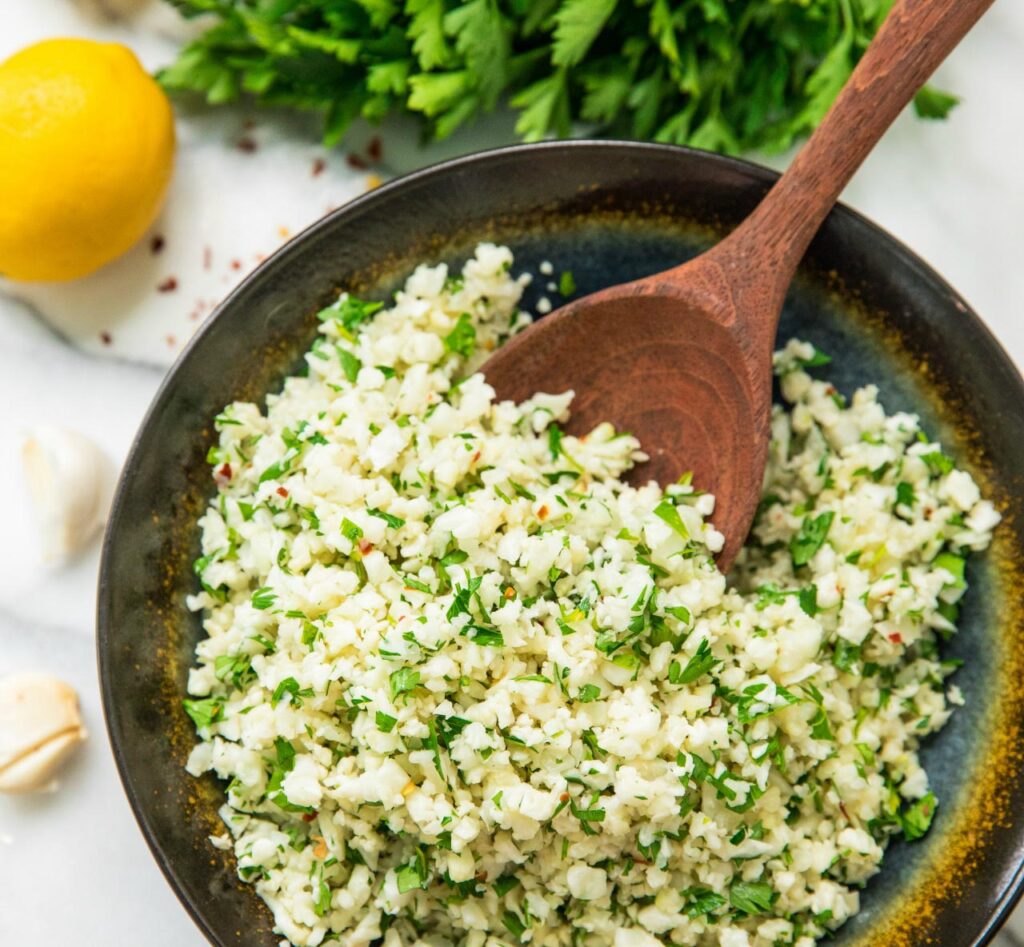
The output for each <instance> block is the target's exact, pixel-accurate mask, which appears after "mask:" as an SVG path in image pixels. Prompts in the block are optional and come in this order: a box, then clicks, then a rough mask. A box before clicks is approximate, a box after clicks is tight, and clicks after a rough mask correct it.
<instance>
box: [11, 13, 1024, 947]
mask: <svg viewBox="0 0 1024 947" xmlns="http://www.w3.org/2000/svg"><path fill="white" fill-rule="evenodd" d="M80 2H81V0H80ZM3 6H4V17H5V26H4V30H3V32H0V58H3V57H5V56H6V55H8V54H9V53H10V52H12V51H13V50H15V49H17V48H20V47H21V46H23V45H25V44H27V43H29V42H32V41H35V40H37V39H41V38H43V37H46V36H56V35H92V36H97V37H104V38H112V39H118V40H120V41H123V42H127V43H128V44H129V45H131V46H132V47H133V48H134V49H136V51H137V52H138V53H139V55H140V58H141V59H142V60H143V62H144V63H145V64H146V65H147V66H149V67H153V66H156V65H159V64H160V63H161V62H165V61H167V59H168V58H169V57H170V55H171V53H172V51H173V48H174V45H175V43H176V42H177V41H178V39H179V38H180V36H181V35H182V32H181V27H180V25H178V24H176V23H175V21H174V18H173V17H172V16H169V15H168V12H169V11H167V10H165V9H163V8H161V7H159V6H150V8H148V9H146V10H144V11H143V13H142V14H141V15H140V17H139V18H137V19H132V20H131V21H127V22H121V23H109V22H101V21H99V20H96V19H90V18H88V17H87V16H85V15H84V14H83V13H82V9H81V7H80V6H79V5H77V4H76V3H73V2H72V0H6V2H5V3H4V4H3ZM1022 45H1024V5H1021V4H1016V3H1012V2H1011V0H1002V2H1001V3H997V4H996V5H995V7H994V8H993V10H992V12H991V13H990V14H989V15H988V17H987V18H986V19H985V20H984V21H983V22H982V24H981V25H980V26H979V27H978V28H977V29H976V31H975V32H974V33H973V34H972V35H971V36H970V37H968V39H967V40H966V41H965V42H964V44H963V46H962V47H961V48H960V49H959V50H958V51H957V52H956V53H955V54H954V56H953V57H952V58H951V60H950V61H949V62H948V63H947V64H946V65H945V66H944V67H943V69H942V70H941V73H940V75H939V77H938V80H937V81H938V82H939V83H940V84H942V85H943V86H944V87H947V88H950V89H953V90H955V91H956V92H957V93H959V94H961V95H962V96H963V98H964V103H963V105H962V106H961V107H960V108H958V109H957V110H956V111H955V112H954V113H953V115H952V117H951V119H950V120H949V121H948V122H946V123H934V124H931V123H928V124H926V123H922V122H918V121H916V120H914V119H913V118H912V117H910V116H904V117H902V118H901V119H900V121H898V122H897V124H896V125H895V127H894V128H893V129H892V131H891V132H890V133H889V135H888V136H887V137H886V139H885V140H884V141H883V142H882V144H881V145H880V146H879V148H878V150H877V151H876V152H875V154H874V155H873V156H872V157H871V158H870V159H869V161H868V162H867V164H866V165H865V167H864V169H863V170H862V171H861V173H860V174H859V175H858V176H857V178H856V179H855V181H854V182H853V183H852V184H851V186H850V187H849V189H848V191H847V193H846V195H845V200H846V201H847V202H848V203H850V204H851V205H852V206H854V207H856V208H857V209H859V210H861V211H862V212H864V213H865V214H866V215H868V216H869V217H871V218H873V219H874V220H876V221H877V222H878V223H880V224H881V225H882V226H883V227H885V228H886V229H888V230H889V231H891V232H892V233H893V234H895V235H896V236H897V237H899V238H900V239H902V240H904V241H905V242H906V243H908V244H909V245H910V246H911V247H913V248H914V249H915V250H917V251H918V252H919V253H920V254H921V255H922V256H923V257H924V258H925V259H926V260H928V261H929V262H930V263H931V264H933V265H934V266H935V267H936V268H937V269H938V270H939V271H940V272H941V273H943V274H944V275H945V276H946V277H947V278H948V280H949V281H950V282H951V283H952V284H953V285H954V286H955V287H956V288H957V289H958V290H960V291H961V292H962V293H963V294H964V296H965V297H966V298H967V299H968V300H969V301H970V302H971V303H972V304H973V306H974V307H975V308H976V309H977V311H978V312H980V313H981V315H982V317H983V318H984V319H985V320H986V321H987V323H988V325H989V326H990V328H991V329H992V331H993V332H994V333H995V335H996V336H997V337H998V338H999V339H1000V340H1001V342H1002V343H1003V345H1004V346H1005V347H1006V348H1007V350H1008V351H1009V352H1010V354H1011V355H1012V356H1013V357H1014V358H1015V359H1016V360H1017V362H1018V364H1024V320H1022V319H1021V318H1020V315H1019V306H1020V301H1021V299H1022V298H1024V266H1021V263H1020V260H1019V255H1020V249H1021V241H1020V239H1019V236H1018V234H1019V231H1020V229H1021V224H1020V221H1021V219H1022V216H1024V174H1022V172H1021V170H1020V167H1019V164H1018V159H1019V155H1020V154H1021V153H1022V151H1024V131H1022V129H1024V98H1022V97H1021V96H1020V95H1019V94H1018V92H1017V90H1019V88H1020V86H1021V84H1022V80H1024V63H1022V61H1021V59H1020V56H1019V50H1020V49H1021V48H1022ZM178 132H179V139H180V144H181V150H180V154H179V161H178V169H177V174H176V177H175V181H174V184H173V190H172V200H171V202H170V203H169V205H168V210H167V211H166V212H165V214H164V215H163V217H162V218H161V220H160V221H159V222H158V223H157V224H156V225H155V227H154V230H153V233H152V234H151V239H150V240H148V241H146V242H144V243H143V244H142V245H141V246H140V247H139V248H138V249H137V250H135V251H133V253H132V254H131V255H130V256H129V257H128V258H126V259H125V260H123V261H121V262H119V263H117V264H115V265H114V266H112V267H110V268H109V269H108V270H107V271H105V272H102V273H101V274H98V275H97V276H96V277H94V278H92V279H89V280H85V281H82V282H81V283H78V284H73V285H69V286H65V287H56V288H55V287H24V286H14V285H5V286H4V287H3V289H2V290H0V496H2V497H3V498H4V501H5V503H4V507H5V514H6V515H5V521H4V528H3V531H2V536H3V542H0V676H3V675H6V674H8V673H12V672H15V671H21V670H29V669H39V670H46V671H49V672H52V673H54V674H56V675H58V676H60V677H63V678H64V679H66V680H67V681H68V682H70V683H71V684H73V685H74V686H75V687H76V688H77V689H78V691H79V693H80V695H81V698H82V707H83V714H84V717H85V721H86V725H87V727H88V728H89V730H90V732H91V739H90V741H89V742H88V744H87V745H86V746H85V748H84V750H83V751H82V752H81V753H79V754H78V756H77V757H76V758H75V759H74V760H73V761H72V763H71V765H69V766H68V767H67V769H66V770H65V771H64V772H63V774H62V779H61V785H60V787H59V789H58V791H57V792H55V793H53V794H47V795H41V796H35V797H5V798H0V943H3V944H8V943H20V942H25V943H38V944H46V945H49V944H76V945H80V947H92V945H97V947H99V945H105V944H108V943H110V942H112V941H114V940H115V939H116V940H117V941H121V942H126V943H143V944H146V945H148V947H164V945H167V947H170V945H175V947H188V945H196V947H198V945H200V944H201V943H203V940H202V938H201V936H200V935H199V933H198V931H197V930H196V929H195V928H194V927H193V925H192V923H191V921H190V920H189V918H188V916H187V915H186V914H185V912H184V911H183V910H182V909H181V907H180V906H179V905H178V903H177V901H176V900H175V898H174V896H173V894H172V893H171V891H170V889H169V888H168V887H167V885H166V884H165V882H164V881H163V878H162V877H161V875H160V873H159V871H158V870H157V868H156V866H155V864H154V862H153V861H152V859H151V857H150V855H149V853H148V851H147V849H146V846H145V844H144V842H143V840H142V837H141V835H140V834H139V832H138V830H137V828H136V826H135V823H134V821H133V818H132V816H131V813H130V811H129V808H128V804H127V802H126V800H125V797H124V795H123V792H122V790H121V786H120V784H119V782H118V779H117V776H116V773H115V770H114V766H113V761H112V758H111V753H110V749H109V745H108V743H107V739H106V734H105V731H104V728H103V719H102V711H101V708H100V701H99V693H98V686H97V681H96V671H95V660H94V638H93V612H94V605H95V581H96V570H97V562H98V543H93V545H92V546H90V548H89V549H87V550H86V551H85V552H84V553H83V554H82V555H81V556H79V557H78V558H77V559H75V560H74V561H73V562H71V563H70V564H68V565H66V566H63V567H60V568H48V567H44V566H43V565H42V564H41V563H40V560H39V542H38V536H37V529H36V524H35V520H34V518H33V513H32V510H31V508H30V503H29V497H28V492H27V486H26V484H25V482H24V477H23V475H22V471H21V465H20V460H19V456H18V454H19V448H20V442H21V439H22V437H23V436H24V433H25V432H26V431H28V430H30V429H31V428H33V427H34V426H35V425H38V424H41V423H60V424H64V425H66V426H69V427H72V428H75V429H77V430H80V431H82V432H83V433H86V434H88V435H89V436H91V437H93V438H94V439H95V440H96V441H97V442H98V443H99V444H100V445H102V447H103V449H104V450H105V451H106V453H107V454H108V455H109V456H110V458H111V460H112V461H113V463H114V464H115V465H119V464H120V463H121V461H122V460H123V458H124V455H125V453H126V451H127V448H128V445H129V442H130V440H131V437H132V434H133V433H134V431H135V428H136V427H137V425H138V423H139V421H140V419H141V418H142V415H143V413H144V411H145V409H146V406H147V404H148V402H149V400H150V398H151V397H152V395H153V393H154V392H155V390H156V387H157V385H158V384H159V382H160V379H161V377H162V375H163V372H164V371H165V370H166V367H167V366H168V365H169V364H170V362H171V361H172V360H173V358H174V356H175V354H176V353H177V351H178V350H179V349H180V347H181V345H183V344H184V342H185V341H186V340H187V338H188V337H189V335H190V333H191V332H192V331H194V328H195V326H197V325H199V324H200V323H201V321H202V319H203V318H204V317H205V315H206V314H207V313H208V311H209V309H210V307H211V306H212V305H213V304H214V303H215V302H216V300H217V299H218V298H219V297H220V296H221V295H223V293H225V292H226V291H227V290H228V289H229V288H230V286H231V285H232V284H233V283H234V282H236V281H237V280H238V279H239V278H241V276H242V275H243V274H244V273H245V272H246V271H247V270H248V269H249V268H251V266H253V265H254V264H255V263H256V261H257V256H258V255H260V254H265V253H267V252H269V251H271V250H273V249H274V247H275V246H277V245H279V244H280V242H282V241H283V239H285V237H286V236H287V235H288V234H291V233H294V232H296V231H297V230H298V229H301V227H303V226H305V225H306V224H308V223H310V222H312V221H313V220H315V219H316V218H317V217H319V216H320V215H321V214H322V213H324V211H325V210H326V209H327V208H328V207H331V206H336V205H338V204H340V203H343V202H344V201H346V200H348V199H350V198H351V197H353V196H354V195H356V194H358V193H361V192H362V191H363V190H365V189H366V188H367V187H369V186H372V185H373V184H374V183H375V182H376V180H377V178H378V176H379V177H386V176H388V175H389V174H392V173H395V172H400V171H404V170H408V169H410V168H412V167H416V166H420V165H423V164H427V163H430V162H431V161H433V160H437V159H438V158H440V157H445V156H447V155H449V154H454V153H458V152H464V151H470V150H474V149H477V148H481V147H486V146H490V145H495V144H501V143H503V142H505V141H507V140H509V137H510V131H509V122H508V120H507V118H506V117H502V116H498V117H493V118H491V119H489V120H488V121H486V122H484V123H483V124H482V125H481V126H479V127H477V128H476V129H474V130H473V131H471V132H470V133H469V134H467V135H464V136H462V137H461V138H458V139H456V140H455V141H452V142H449V143H446V144H445V145H443V146H431V147H430V148H429V149H427V150H422V149H420V148H418V146H417V144H416V137H415V133H414V131H413V130H412V129H411V128H410V127H409V126H408V125H406V124H403V123H396V124H395V125H389V126H388V127H387V128H385V129H383V130H382V131H377V130H374V129H369V128H359V129H356V130H355V132H354V134H353V136H352V137H351V139H350V140H349V141H348V142H347V143H346V148H345V149H341V150H338V151H336V152H334V153H332V154H328V153H327V152H325V151H324V150H323V149H322V148H320V146H319V145H318V144H317V142H316V138H315V134H314V131H313V126H312V125H311V124H310V123H307V122H303V121H295V120H293V119H289V118H284V117H282V116H277V115H274V114H266V113H256V112H249V111H247V110H246V109H244V108H239V109H235V110H230V111H224V112H217V113H214V114H211V113H209V112H206V111H204V110H202V109H185V108H179V112H178ZM376 135H380V151H378V146H377V145H376V144H375V143H374V137H375V136H376ZM251 145H255V147H251ZM350 154H352V155H354V156H355V157H354V159H350V158H349V155H350ZM320 162H323V166H322V167H321V166H320ZM783 162H784V159H782V160H776V161H775V162H773V163H775V164H776V166H780V165H781V164H782V163H783ZM315 168H319V170H318V171H317V173H315V174H314V173H313V172H314V169H315ZM157 236H159V237H162V238H163V245H162V247H161V249H160V251H159V252H154V251H153V244H152V237H157ZM207 251H208V252H207ZM234 261H237V262H238V266H234V265H233V263H234ZM170 277H174V279H175V281H176V287H175V289H174V290H168V291H164V292H160V291H158V290H157V286H159V285H160V284H164V283H166V281H167V280H168V279H169V278H170ZM1014 932H1019V934H1020V936H1022V937H1024V915H1022V914H1018V916H1017V917H1016V918H1015V919H1013V920H1011V922H1010V924H1009V925H1008V928H1007V930H1006V931H1004V933H1003V935H1001V937H1003V938H1005V939H1006V942H1007V943H1008V942H1010V941H1011V940H1015V939H1016V937H1017V934H1015V933H1014Z"/></svg>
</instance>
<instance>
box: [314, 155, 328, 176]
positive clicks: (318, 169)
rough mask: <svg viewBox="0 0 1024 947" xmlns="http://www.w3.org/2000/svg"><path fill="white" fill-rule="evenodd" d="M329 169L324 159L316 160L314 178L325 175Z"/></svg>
mask: <svg viewBox="0 0 1024 947" xmlns="http://www.w3.org/2000/svg"><path fill="white" fill-rule="evenodd" d="M326 167H327V162H326V161H324V159H323V158H316V159H314V161H313V177H319V176H320V175H321V174H323V173H324V168H326Z"/></svg>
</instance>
